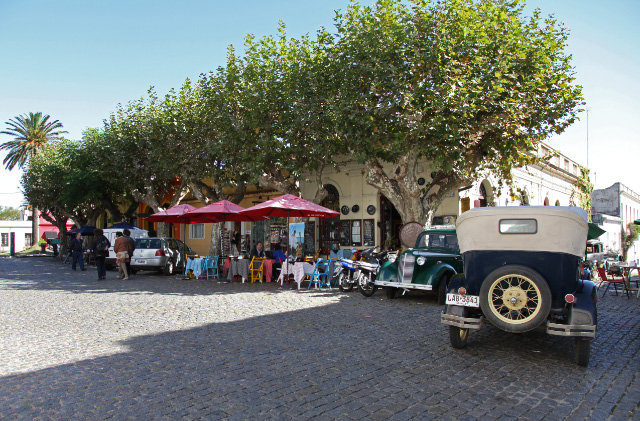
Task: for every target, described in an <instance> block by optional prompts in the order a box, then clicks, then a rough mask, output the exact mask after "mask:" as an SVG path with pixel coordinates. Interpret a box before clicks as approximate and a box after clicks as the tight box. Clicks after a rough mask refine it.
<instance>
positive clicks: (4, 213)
mask: <svg viewBox="0 0 640 421" xmlns="http://www.w3.org/2000/svg"><path fill="white" fill-rule="evenodd" d="M19 219H20V209H16V208H14V207H11V206H0V221H17V220H19Z"/></svg>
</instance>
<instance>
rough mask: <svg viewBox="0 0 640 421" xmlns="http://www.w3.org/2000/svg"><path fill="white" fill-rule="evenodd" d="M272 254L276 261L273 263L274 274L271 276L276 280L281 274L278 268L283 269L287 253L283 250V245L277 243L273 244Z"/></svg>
mask: <svg viewBox="0 0 640 421" xmlns="http://www.w3.org/2000/svg"><path fill="white" fill-rule="evenodd" d="M272 256H273V258H274V259H275V261H276V262H275V263H274V264H273V272H272V274H273V275H272V276H271V277H272V278H273V279H272V280H273V281H275V280H276V279H277V278H278V275H279V270H278V269H280V270H282V264H281V262H285V261H286V260H287V255H286V254H284V252H283V251H282V247H281V246H280V244H275V245H274V246H273V253H272Z"/></svg>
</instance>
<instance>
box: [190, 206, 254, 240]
mask: <svg viewBox="0 0 640 421" xmlns="http://www.w3.org/2000/svg"><path fill="white" fill-rule="evenodd" d="M243 210H245V208H243V207H242V206H240V205H236V204H235V203H233V202H230V201H228V200H220V201H218V202H215V203H210V204H208V205H206V206H203V207H201V208H198V209H195V210H192V211H190V212H189V213H188V215H191V216H193V217H195V218H198V219H201V220H206V222H222V230H220V235H222V231H223V230H224V223H225V222H227V221H259V220H263V219H267V217H266V216H251V215H243V214H241V213H240V211H243ZM220 244H222V239H221V242H220Z"/></svg>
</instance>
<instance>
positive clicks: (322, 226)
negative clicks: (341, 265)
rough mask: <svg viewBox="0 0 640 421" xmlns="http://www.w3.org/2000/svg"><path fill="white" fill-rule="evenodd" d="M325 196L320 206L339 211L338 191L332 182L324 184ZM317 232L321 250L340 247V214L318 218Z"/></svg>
mask: <svg viewBox="0 0 640 421" xmlns="http://www.w3.org/2000/svg"><path fill="white" fill-rule="evenodd" d="M324 188H325V190H326V191H327V193H328V194H327V197H325V198H324V200H323V201H322V203H320V205H321V206H324V207H325V208H328V209H331V210H334V211H336V212H340V193H339V192H338V189H337V188H336V186H334V185H333V184H325V185H324ZM318 220H319V225H318V226H319V232H318V237H319V238H318V240H319V241H318V245H319V246H320V248H321V249H322V250H332V249H333V248H336V249H338V248H340V215H338V216H335V217H333V218H318Z"/></svg>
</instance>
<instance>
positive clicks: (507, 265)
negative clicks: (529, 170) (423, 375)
mask: <svg viewBox="0 0 640 421" xmlns="http://www.w3.org/2000/svg"><path fill="white" fill-rule="evenodd" d="M456 231H457V233H458V240H459V242H460V251H461V253H462V260H463V262H464V275H456V276H454V277H453V278H452V279H451V280H450V281H449V287H448V293H447V297H446V306H445V309H444V311H443V312H442V315H441V321H442V323H444V324H446V325H449V337H450V340H451V344H452V346H453V347H454V348H464V347H466V346H467V339H468V334H469V329H479V328H480V327H481V325H482V323H483V321H484V320H485V319H486V320H488V321H489V322H490V323H491V324H493V325H494V326H496V327H498V328H500V329H502V330H505V331H508V332H513V333H521V332H527V331H529V330H532V329H535V328H537V327H539V326H541V325H543V324H545V327H546V331H547V333H549V334H552V335H560V336H568V337H574V338H575V341H576V358H575V359H576V363H577V364H578V365H582V366H586V365H587V364H588V362H589V354H590V343H591V339H592V338H595V336H596V324H597V312H596V286H595V284H594V283H593V282H591V281H586V280H581V279H580V276H579V273H580V272H579V268H580V264H581V263H582V261H583V259H584V256H585V252H586V244H587V232H588V223H587V213H586V212H585V211H584V210H583V209H580V208H576V207H529V206H527V207H494V208H478V209H473V210H470V211H467V212H465V213H463V214H462V215H461V216H460V217H459V218H458V221H457V223H456Z"/></svg>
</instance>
